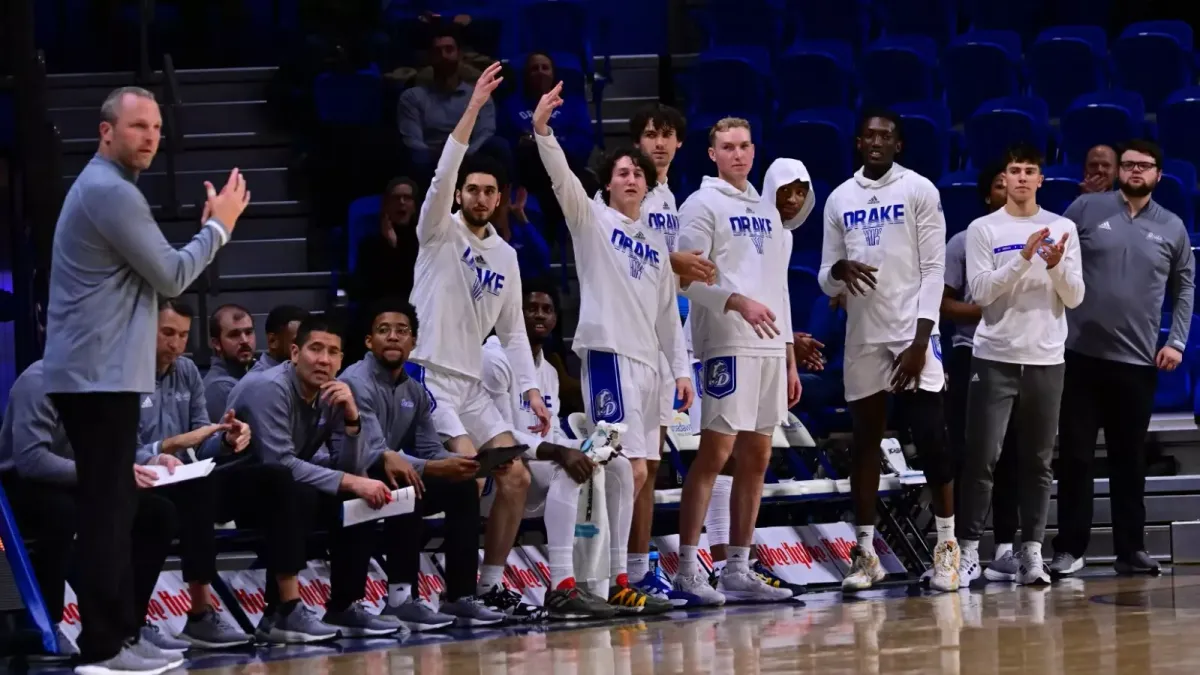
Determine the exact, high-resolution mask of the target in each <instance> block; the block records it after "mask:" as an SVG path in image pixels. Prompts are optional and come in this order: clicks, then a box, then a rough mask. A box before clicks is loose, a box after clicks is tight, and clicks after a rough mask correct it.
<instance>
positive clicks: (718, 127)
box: [708, 117, 750, 147]
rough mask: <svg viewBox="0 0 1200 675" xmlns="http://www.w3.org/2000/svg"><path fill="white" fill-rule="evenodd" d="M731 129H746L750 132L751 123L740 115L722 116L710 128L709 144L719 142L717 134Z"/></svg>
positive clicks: (712, 144)
mask: <svg viewBox="0 0 1200 675" xmlns="http://www.w3.org/2000/svg"><path fill="white" fill-rule="evenodd" d="M730 129H745V130H746V133H750V123H749V122H747V121H746V120H744V119H742V118H740V117H722V118H721V119H719V120H717V123H716V124H714V125H713V126H712V129H709V130H708V145H709V147H713V146H714V145H715V144H716V142H717V134H719V133H721V132H722V131H729V130H730Z"/></svg>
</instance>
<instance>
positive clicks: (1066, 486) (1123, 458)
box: [1054, 351, 1158, 559]
mask: <svg viewBox="0 0 1200 675" xmlns="http://www.w3.org/2000/svg"><path fill="white" fill-rule="evenodd" d="M1157 384H1158V371H1156V370H1155V369H1154V367H1153V366H1136V365H1132V364H1128V363H1118V362H1116V361H1108V360H1105V359H1097V358H1093V357H1091V356H1084V355H1083V354H1079V353H1076V352H1071V351H1068V352H1067V372H1066V374H1065V375H1064V386H1063V397H1062V413H1061V416H1060V418H1059V423H1058V434H1059V467H1058V536H1056V537H1055V538H1054V550H1055V551H1058V552H1063V553H1070V554H1071V555H1073V556H1076V557H1080V556H1082V555H1083V554H1084V553H1085V552H1087V547H1088V540H1089V539H1090V537H1091V533H1092V497H1093V484H1092V479H1093V475H1094V469H1093V466H1092V464H1093V460H1094V459H1095V456H1096V435H1097V432H1098V431H1099V430H1100V429H1102V428H1103V429H1104V442H1105V446H1106V448H1107V451H1108V465H1109V479H1108V494H1109V499H1110V503H1111V508H1110V511H1111V513H1112V527H1113V549H1114V553H1115V554H1116V556H1117V558H1118V559H1128V558H1129V557H1130V556H1131V555H1133V554H1134V553H1136V552H1137V551H1141V550H1143V549H1145V548H1146V545H1145V541H1144V539H1143V532H1142V531H1143V528H1145V526H1146V505H1145V503H1144V502H1143V497H1144V494H1145V490H1146V454H1145V450H1144V447H1143V445H1144V443H1145V441H1146V430H1147V429H1148V428H1149V427H1150V415H1151V414H1152V413H1153V408H1154V388H1155V387H1156V386H1157Z"/></svg>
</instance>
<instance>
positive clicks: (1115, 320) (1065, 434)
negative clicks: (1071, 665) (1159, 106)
mask: <svg viewBox="0 0 1200 675" xmlns="http://www.w3.org/2000/svg"><path fill="white" fill-rule="evenodd" d="M1117 176H1118V177H1117V185H1118V187H1119V188H1120V189H1119V190H1117V191H1114V192H1108V193H1103V194H1094V195H1083V196H1082V197H1080V198H1079V199H1077V200H1075V203H1073V204H1071V206H1070V207H1069V208H1068V209H1067V212H1066V213H1065V214H1064V216H1065V217H1066V218H1068V219H1070V220H1071V221H1072V222H1074V223H1075V226H1076V227H1077V228H1078V230H1079V249H1080V254H1081V255H1082V257H1083V282H1084V284H1086V285H1087V296H1086V297H1085V298H1084V299H1083V302H1082V303H1080V305H1079V306H1078V307H1076V308H1075V309H1074V310H1072V311H1070V312H1068V313H1067V325H1068V326H1069V329H1070V330H1069V333H1068V335H1067V353H1066V363H1067V371H1066V374H1065V376H1064V377H1065V383H1064V385H1063V395H1062V413H1061V415H1060V417H1059V427H1058V429H1059V442H1060V445H1059V461H1060V462H1061V465H1060V468H1059V481H1058V536H1056V537H1055V538H1054V560H1053V562H1051V563H1050V571H1051V572H1052V573H1055V574H1060V575H1065V574H1073V573H1075V572H1077V571H1078V570H1079V569H1080V568H1082V567H1083V565H1084V558H1083V556H1084V553H1085V552H1086V551H1087V546H1088V538H1089V536H1090V534H1091V528H1092V475H1093V469H1092V461H1093V459H1094V457H1095V453H1096V433H1097V430H1098V429H1101V428H1103V429H1104V443H1105V446H1106V447H1107V449H1108V459H1109V467H1110V473H1109V475H1110V478H1109V486H1110V490H1109V496H1110V498H1111V499H1112V523H1113V548H1114V553H1116V556H1117V559H1116V562H1114V563H1113V566H1114V567H1116V569H1117V572H1119V573H1121V574H1131V573H1135V572H1150V573H1157V572H1158V569H1159V568H1158V563H1157V562H1155V561H1154V560H1153V559H1152V558H1150V556H1149V554H1147V553H1146V551H1145V541H1144V529H1145V526H1146V507H1145V504H1144V503H1143V494H1144V491H1145V485H1146V457H1145V448H1144V447H1143V443H1144V441H1145V439H1146V429H1147V428H1148V427H1149V425H1150V415H1151V410H1152V407H1153V404H1154V390H1155V387H1156V385H1157V379H1158V377H1157V372H1156V369H1157V370H1163V371H1167V372H1170V371H1172V370H1175V369H1176V368H1178V367H1179V364H1180V363H1182V361H1183V350H1184V348H1185V347H1186V346H1187V341H1188V330H1189V328H1190V327H1191V320H1192V308H1193V307H1194V304H1193V303H1194V297H1193V296H1194V293H1195V284H1194V281H1193V274H1194V272H1195V268H1196V261H1195V258H1194V256H1193V253H1192V248H1191V244H1190V243H1189V241H1188V233H1187V228H1186V227H1185V226H1184V224H1183V222H1182V221H1180V219H1179V217H1178V216H1176V215H1175V214H1174V213H1171V212H1170V211H1168V210H1166V209H1164V208H1163V207H1162V206H1161V205H1160V204H1158V202H1156V201H1154V199H1153V198H1152V197H1151V195H1152V193H1153V192H1154V188H1155V186H1157V185H1158V181H1159V180H1160V179H1161V178H1162V151H1161V150H1159V148H1158V146H1157V145H1155V144H1154V143H1151V142H1149V141H1144V140H1134V141H1130V142H1129V143H1128V144H1127V145H1126V146H1125V147H1124V148H1123V149H1122V150H1121V160H1120V164H1119V166H1118V174H1117ZM1168 289H1169V290H1170V293H1171V301H1172V303H1171V330H1170V333H1169V334H1168V335H1167V340H1166V344H1164V345H1163V346H1162V347H1161V348H1158V349H1157V351H1156V349H1155V347H1156V345H1157V344H1158V336H1159V324H1160V322H1161V321H1162V319H1161V316H1160V311H1161V310H1160V308H1161V307H1162V306H1163V297H1164V296H1165V295H1166V294H1167V291H1168Z"/></svg>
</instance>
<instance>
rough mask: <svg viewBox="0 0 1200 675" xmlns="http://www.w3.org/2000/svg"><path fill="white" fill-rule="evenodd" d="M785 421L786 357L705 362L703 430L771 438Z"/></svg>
mask: <svg viewBox="0 0 1200 675" xmlns="http://www.w3.org/2000/svg"><path fill="white" fill-rule="evenodd" d="M786 419H787V359H786V358H785V357H783V356H715V357H713V358H710V359H706V360H705V361H704V410H703V412H702V417H701V423H700V426H701V428H702V429H710V430H712V431H716V432H718V433H722V434H736V433H738V432H741V431H756V432H758V433H760V434H764V435H766V436H770V435H772V434H774V433H775V427H777V426H779V424H781V423H782V422H783V421H784V420H786Z"/></svg>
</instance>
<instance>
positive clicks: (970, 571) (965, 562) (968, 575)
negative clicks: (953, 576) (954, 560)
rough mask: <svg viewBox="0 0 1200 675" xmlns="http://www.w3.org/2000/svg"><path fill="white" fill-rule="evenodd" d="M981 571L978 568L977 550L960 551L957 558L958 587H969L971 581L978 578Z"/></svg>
mask: <svg viewBox="0 0 1200 675" xmlns="http://www.w3.org/2000/svg"><path fill="white" fill-rule="evenodd" d="M982 572H983V570H982V569H981V568H980V567H979V549H977V548H971V549H966V548H964V549H962V555H960V556H959V558H958V583H959V585H960V586H970V585H971V582H972V581H975V580H976V579H978V578H979V575H980V574H982Z"/></svg>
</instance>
